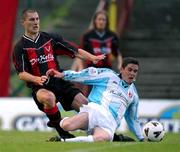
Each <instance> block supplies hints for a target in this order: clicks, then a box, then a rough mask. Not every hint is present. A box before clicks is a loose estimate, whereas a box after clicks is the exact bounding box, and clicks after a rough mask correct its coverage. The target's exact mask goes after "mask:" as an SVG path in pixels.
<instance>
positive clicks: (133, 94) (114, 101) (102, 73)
mask: <svg viewBox="0 0 180 152" xmlns="http://www.w3.org/2000/svg"><path fill="white" fill-rule="evenodd" d="M138 70H139V63H138V61H137V60H136V59H135V58H131V57H129V58H125V59H124V60H123V64H122V67H121V69H120V75H118V74H117V73H115V72H114V71H112V70H110V69H107V68H93V67H90V68H87V69H84V70H82V71H80V72H75V71H71V70H68V71H64V72H63V73H60V72H58V71H56V70H53V69H51V70H49V71H48V72H47V75H53V76H54V77H58V78H63V79H64V80H67V81H73V82H80V83H83V84H86V85H92V86H93V88H92V91H91V93H90V94H89V97H88V100H89V103H88V105H83V106H82V107H81V108H80V112H79V113H78V114H77V115H75V116H72V117H69V118H64V119H63V120H61V122H60V126H61V127H62V128H63V129H64V130H66V131H73V130H77V129H83V130H87V132H88V134H89V135H88V136H80V137H75V138H70V139H65V141H66V142H94V141H112V140H113V135H114V133H115V131H116V129H117V128H118V127H119V125H120V123H121V120H122V118H123V117H125V119H126V121H127V124H128V127H129V129H130V130H131V131H132V132H133V133H134V134H135V136H136V137H137V139H138V140H139V141H143V140H144V137H143V135H142V131H141V127H140V123H139V121H138V104H139V97H138V94H137V91H136V88H135V85H134V83H133V82H134V81H135V79H136V76H137V74H138Z"/></svg>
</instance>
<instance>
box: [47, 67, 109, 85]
mask: <svg viewBox="0 0 180 152" xmlns="http://www.w3.org/2000/svg"><path fill="white" fill-rule="evenodd" d="M100 70H101V69H100V68H98V69H97V68H93V67H89V68H86V69H83V70H82V71H79V72H76V71H72V70H67V71H63V72H58V71H56V70H54V69H50V70H48V71H47V73H46V75H47V76H49V75H50V76H54V77H57V78H63V79H64V80H67V81H73V82H79V83H83V84H87V85H94V84H96V85H102V84H103V83H104V81H106V79H108V77H107V76H106V75H105V74H101V75H100V74H99V71H100ZM104 70H106V69H104ZM107 70H108V69H107Z"/></svg>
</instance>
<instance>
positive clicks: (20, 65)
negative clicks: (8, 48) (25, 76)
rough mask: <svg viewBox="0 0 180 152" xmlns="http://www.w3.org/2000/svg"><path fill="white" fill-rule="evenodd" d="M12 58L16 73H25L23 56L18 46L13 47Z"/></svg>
mask: <svg viewBox="0 0 180 152" xmlns="http://www.w3.org/2000/svg"><path fill="white" fill-rule="evenodd" d="M12 58H13V64H14V67H15V69H16V71H17V73H20V72H23V71H25V68H26V63H25V59H24V54H23V53H22V48H21V47H20V46H15V48H14V52H13V54H12Z"/></svg>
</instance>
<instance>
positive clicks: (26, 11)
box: [21, 9, 37, 20]
mask: <svg viewBox="0 0 180 152" xmlns="http://www.w3.org/2000/svg"><path fill="white" fill-rule="evenodd" d="M35 12H37V11H36V10H34V9H25V10H23V11H22V14H21V20H25V19H26V16H27V13H35Z"/></svg>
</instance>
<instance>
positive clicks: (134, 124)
mask: <svg viewBox="0 0 180 152" xmlns="http://www.w3.org/2000/svg"><path fill="white" fill-rule="evenodd" d="M135 100H136V101H135V102H133V103H132V104H131V105H130V106H129V107H128V108H127V110H126V113H125V115H124V117H125V119H126V122H127V124H128V127H129V129H130V130H131V131H132V132H133V133H134V134H135V136H136V137H137V139H138V140H139V141H143V140H144V137H143V135H142V130H141V126H140V122H139V119H138V104H139V101H138V100H139V99H138V98H137V99H135Z"/></svg>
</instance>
